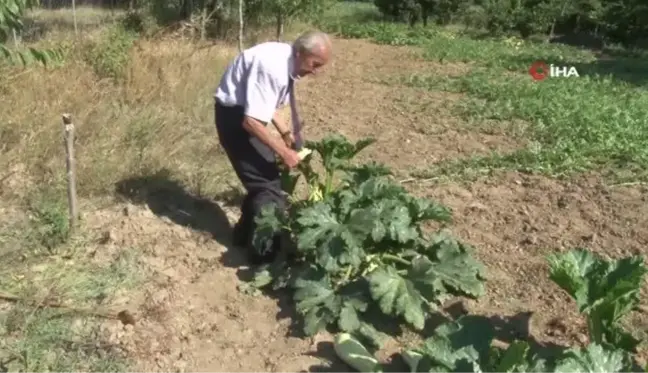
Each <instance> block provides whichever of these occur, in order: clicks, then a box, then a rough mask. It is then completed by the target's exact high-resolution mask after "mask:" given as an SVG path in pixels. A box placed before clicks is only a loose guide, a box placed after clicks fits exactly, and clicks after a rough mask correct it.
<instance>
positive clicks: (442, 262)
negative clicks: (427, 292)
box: [415, 231, 485, 297]
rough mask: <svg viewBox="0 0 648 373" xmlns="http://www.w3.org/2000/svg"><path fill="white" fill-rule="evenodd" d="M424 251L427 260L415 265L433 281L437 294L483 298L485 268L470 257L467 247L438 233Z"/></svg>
mask: <svg viewBox="0 0 648 373" xmlns="http://www.w3.org/2000/svg"><path fill="white" fill-rule="evenodd" d="M425 251H426V253H428V256H429V257H430V259H427V260H426V259H422V258H421V259H419V260H417V261H416V262H415V263H416V265H417V266H418V267H419V269H418V271H419V273H423V272H425V273H428V274H427V275H426V276H428V277H434V279H435V280H434V281H435V282H434V284H435V289H437V291H440V292H443V293H452V294H454V293H461V294H464V295H467V296H471V297H479V296H481V295H483V294H484V292H485V289H484V266H483V265H482V264H481V263H479V262H478V261H477V260H475V258H474V257H473V256H472V255H471V253H472V248H471V247H470V246H468V245H466V244H464V243H462V242H459V241H458V240H456V239H454V238H453V237H452V236H450V235H449V234H448V233H447V232H446V231H441V232H440V233H438V234H437V235H436V236H435V237H434V238H433V239H432V241H431V244H430V245H429V246H428V247H427V249H426V250H425Z"/></svg>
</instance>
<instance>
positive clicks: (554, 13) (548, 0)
mask: <svg viewBox="0 0 648 373" xmlns="http://www.w3.org/2000/svg"><path fill="white" fill-rule="evenodd" d="M374 4H375V5H376V7H377V8H378V9H379V11H380V12H381V13H382V14H383V15H385V17H386V18H387V19H389V20H392V21H406V22H408V23H409V24H410V25H412V26H413V25H415V24H416V23H418V22H421V21H422V22H423V23H424V25H427V21H428V19H431V20H433V21H434V22H436V23H437V24H443V25H446V24H451V23H462V24H464V25H466V26H468V27H472V28H476V29H482V30H485V31H487V32H488V35H489V36H494V35H503V34H508V33H515V34H518V35H520V36H522V37H524V38H526V37H529V36H531V35H534V34H544V35H550V34H551V35H550V36H553V34H581V33H589V34H592V35H593V37H594V38H601V37H603V38H605V39H609V40H612V41H615V42H628V43H631V42H634V41H640V40H641V39H645V38H646V35H648V34H647V32H648V26H647V25H648V23H647V22H646V21H647V20H648V5H646V4H645V2H641V1H639V0H582V1H578V2H570V1H566V0H460V1H453V0H374Z"/></svg>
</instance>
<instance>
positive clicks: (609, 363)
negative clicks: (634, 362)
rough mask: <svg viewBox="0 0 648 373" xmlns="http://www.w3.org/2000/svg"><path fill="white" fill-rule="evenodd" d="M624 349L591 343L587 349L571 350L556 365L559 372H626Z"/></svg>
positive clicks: (556, 370)
mask: <svg viewBox="0 0 648 373" xmlns="http://www.w3.org/2000/svg"><path fill="white" fill-rule="evenodd" d="M627 370H628V369H627V367H625V366H624V356H623V352H622V351H610V350H606V349H605V348H603V347H602V346H600V345H598V344H595V343H593V344H590V345H589V346H587V348H585V349H574V350H569V351H567V353H566V357H565V358H563V359H561V361H560V362H559V363H558V364H557V365H556V369H555V370H554V371H555V372H557V373H573V372H591V373H613V372H625V371H627Z"/></svg>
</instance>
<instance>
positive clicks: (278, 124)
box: [272, 110, 290, 136]
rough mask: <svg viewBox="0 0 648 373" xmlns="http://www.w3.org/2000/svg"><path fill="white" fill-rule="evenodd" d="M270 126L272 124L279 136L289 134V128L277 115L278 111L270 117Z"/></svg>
mask: <svg viewBox="0 0 648 373" xmlns="http://www.w3.org/2000/svg"><path fill="white" fill-rule="evenodd" d="M272 124H274V126H275V128H276V129H277V132H279V134H280V135H282V136H283V135H284V134H287V133H289V132H290V128H288V127H287V126H286V123H285V122H284V121H283V120H281V116H280V115H279V110H277V111H275V113H274V116H273V117H272Z"/></svg>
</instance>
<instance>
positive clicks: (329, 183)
mask: <svg viewBox="0 0 648 373" xmlns="http://www.w3.org/2000/svg"><path fill="white" fill-rule="evenodd" d="M331 189H333V170H326V181H325V184H324V196H328V195H329V193H331Z"/></svg>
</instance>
